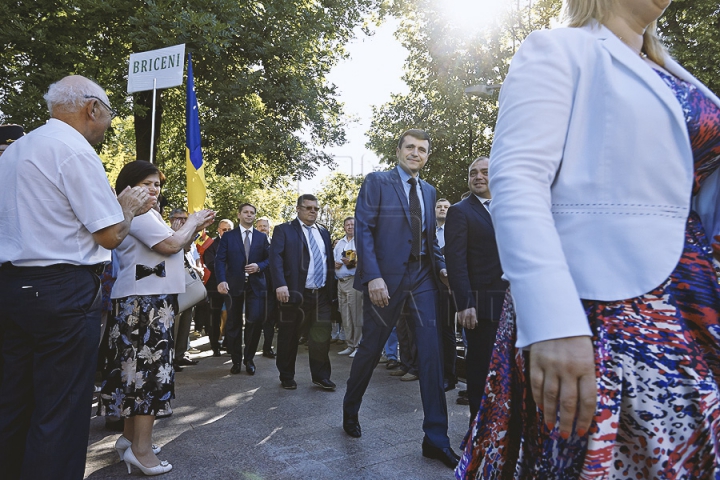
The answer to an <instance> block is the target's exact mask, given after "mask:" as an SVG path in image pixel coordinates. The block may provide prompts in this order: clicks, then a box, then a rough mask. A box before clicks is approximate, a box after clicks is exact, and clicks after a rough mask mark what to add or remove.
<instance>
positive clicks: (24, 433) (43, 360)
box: [0, 266, 101, 480]
mask: <svg viewBox="0 0 720 480" xmlns="http://www.w3.org/2000/svg"><path fill="white" fill-rule="evenodd" d="M0 305H2V308H0V329H1V330H2V331H3V343H2V345H1V346H0V353H1V354H2V357H3V360H4V369H3V372H2V379H0V477H2V478H4V479H8V480H10V479H17V478H22V479H28V480H29V479H32V480H44V479H53V480H55V479H81V478H83V476H84V472H85V456H86V452H87V442H88V435H89V429H90V409H91V404H92V392H93V379H94V374H95V367H96V364H97V351H98V343H99V341H100V305H101V296H100V279H99V277H98V276H97V275H96V274H94V273H93V272H92V271H91V270H90V269H88V268H82V267H74V266H51V267H27V268H0Z"/></svg>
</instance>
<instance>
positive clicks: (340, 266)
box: [334, 217, 363, 357]
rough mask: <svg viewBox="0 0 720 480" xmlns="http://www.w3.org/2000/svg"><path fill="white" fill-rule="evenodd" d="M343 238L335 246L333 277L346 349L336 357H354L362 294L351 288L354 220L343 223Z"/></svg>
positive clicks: (360, 327) (353, 270) (360, 334)
mask: <svg viewBox="0 0 720 480" xmlns="http://www.w3.org/2000/svg"><path fill="white" fill-rule="evenodd" d="M343 229H344V230H345V237H344V238H341V239H340V240H339V241H338V243H337V245H335V251H334V256H335V276H336V277H337V278H338V306H339V308H340V315H341V317H342V324H343V330H345V341H346V342H347V348H346V349H345V350H343V351H341V352H338V355H349V356H350V357H354V356H355V352H356V350H357V347H358V345H360V338H361V337H362V326H363V317H362V308H363V306H362V305H363V299H362V292H359V291H357V290H355V289H354V288H353V282H354V280H355V268H356V267H357V256H356V253H355V219H354V218H353V217H347V218H346V219H345V221H344V222H343Z"/></svg>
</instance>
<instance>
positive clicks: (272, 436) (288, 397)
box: [85, 337, 469, 480]
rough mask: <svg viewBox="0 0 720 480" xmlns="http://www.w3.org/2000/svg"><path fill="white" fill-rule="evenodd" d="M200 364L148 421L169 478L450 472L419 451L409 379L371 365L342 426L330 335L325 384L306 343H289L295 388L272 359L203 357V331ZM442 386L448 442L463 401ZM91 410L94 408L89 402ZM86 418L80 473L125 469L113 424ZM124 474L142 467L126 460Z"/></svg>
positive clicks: (342, 362) (460, 422) (337, 362)
mask: <svg viewBox="0 0 720 480" xmlns="http://www.w3.org/2000/svg"><path fill="white" fill-rule="evenodd" d="M192 344H193V345H194V346H197V347H198V348H200V349H201V350H204V351H202V353H200V354H198V355H194V356H193V358H196V359H199V360H200V364H199V365H197V366H193V367H185V368H184V369H183V371H182V372H179V373H177V374H176V386H175V394H176V397H177V398H176V399H175V400H174V401H173V411H174V414H173V415H172V416H171V417H169V418H166V419H162V420H157V421H156V422H155V432H154V437H153V440H154V442H155V443H157V444H159V445H161V446H162V449H163V450H162V453H161V454H160V455H159V457H160V458H161V459H162V460H168V461H169V462H170V463H172V464H173V470H172V471H171V472H170V473H167V474H165V475H163V476H162V477H161V478H163V480H175V479H190V478H198V479H243V480H245V479H247V480H265V479H268V480H270V479H273V480H282V479H303V480H305V479H310V480H316V479H332V480H341V479H342V480H345V479H403V480H405V479H443V478H446V479H451V478H453V475H452V471H451V470H450V469H449V468H447V467H445V466H444V465H443V464H442V463H440V462H439V461H437V460H428V459H426V458H424V457H422V455H421V450H420V444H421V442H422V438H423V431H422V428H421V426H422V419H423V414H422V405H421V403H420V388H419V384H418V382H417V381H415V382H401V381H400V380H399V379H398V377H391V376H389V375H388V370H386V369H385V366H384V365H379V366H378V368H377V369H376V370H375V374H374V376H373V378H372V381H371V382H370V387H369V388H368V391H367V393H366V395H365V398H364V400H363V405H362V408H361V409H360V424H361V425H362V428H363V436H362V438H359V439H354V438H351V437H349V436H348V435H346V434H345V432H344V431H343V429H342V410H341V405H342V399H343V396H344V394H345V386H346V381H347V378H348V375H349V372H350V365H351V363H352V359H351V358H348V357H347V356H339V355H337V352H338V351H340V350H341V349H342V348H344V346H343V347H341V346H340V345H331V351H330V360H331V362H332V369H333V373H332V378H331V379H332V380H333V381H334V382H335V383H336V384H337V386H338V388H337V390H336V391H334V392H327V391H323V390H320V389H319V388H318V387H315V386H313V385H312V382H311V380H310V371H309V367H308V353H307V348H305V347H303V346H301V347H300V349H299V353H298V361H297V374H296V377H295V380H296V381H297V383H298V388H297V390H284V389H282V388H281V387H280V382H279V380H278V373H277V369H276V368H275V361H274V360H272V359H268V358H263V357H261V356H256V357H255V365H256V366H257V373H256V374H255V375H254V376H250V375H248V374H247V373H245V372H244V371H243V372H242V373H241V374H239V375H230V367H231V363H230V356H229V355H227V354H224V355H223V356H222V357H212V356H211V352H210V351H209V350H207V349H208V345H207V337H203V338H201V339H199V340H195V341H193V342H192ZM461 386H463V385H462V384H461ZM457 391H458V390H453V391H451V392H449V393H448V394H447V399H448V414H449V424H450V429H449V432H448V433H449V436H450V442H451V444H452V445H453V448H454V449H455V451H456V452H458V453H459V449H458V446H459V444H460V441H461V440H462V438H463V436H464V435H465V432H466V430H467V424H468V420H469V411H468V407H467V406H460V405H457V404H456V403H455V399H456V398H457ZM93 414H94V411H93ZM104 425H105V421H104V419H103V418H93V419H92V421H91V425H90V442H89V446H88V459H87V467H86V471H85V476H86V478H89V479H106V478H125V479H127V478H130V477H128V474H127V470H126V468H125V464H124V463H121V462H120V461H119V459H118V456H117V454H116V453H115V450H114V448H113V445H114V443H115V440H117V437H118V435H119V434H118V433H116V432H111V431H108V430H106V429H105V426H104ZM133 476H134V477H138V476H143V475H142V473H141V472H140V471H139V470H137V469H135V468H134V469H133Z"/></svg>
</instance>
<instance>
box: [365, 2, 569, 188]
mask: <svg viewBox="0 0 720 480" xmlns="http://www.w3.org/2000/svg"><path fill="white" fill-rule="evenodd" d="M391 11H392V12H393V13H394V14H395V15H398V16H399V17H400V18H402V22H401V27H400V29H399V31H398V32H397V35H398V37H399V38H400V40H401V41H402V43H403V45H404V46H405V47H406V48H407V49H408V50H409V52H410V55H409V56H408V61H407V65H406V73H405V75H404V77H403V78H404V80H405V82H406V83H407V84H408V86H409V87H410V92H409V93H408V94H407V95H393V97H392V100H391V101H390V102H388V103H386V104H385V105H382V106H380V107H374V108H373V121H372V124H371V126H370V131H369V132H368V136H369V138H370V140H369V141H368V143H367V146H368V148H370V149H372V150H373V151H374V152H375V153H376V154H377V155H378V156H379V157H380V158H381V159H382V160H383V161H384V162H386V163H390V164H392V163H394V162H395V149H396V147H397V139H398V137H399V135H400V134H401V133H402V132H403V131H404V130H406V129H408V128H422V129H424V130H426V131H427V132H428V133H429V134H430V136H431V138H432V151H431V155H430V159H429V161H428V164H427V166H426V167H425V169H424V170H423V173H422V175H423V177H424V178H425V179H426V180H428V181H429V182H430V183H432V184H433V185H435V187H436V188H437V190H438V195H439V196H442V197H445V198H448V199H449V200H450V201H451V202H457V201H459V200H460V196H461V195H462V193H463V192H465V191H466V190H467V186H466V175H467V167H468V165H469V164H470V161H471V160H472V159H473V158H475V157H477V156H479V155H488V154H489V152H490V146H491V144H492V132H493V129H494V125H495V121H496V117H497V105H496V101H495V98H496V97H495V98H493V97H489V98H471V97H468V96H466V95H465V88H467V87H469V86H471V85H475V84H481V85H490V84H499V83H502V80H503V78H504V77H505V75H506V73H507V68H508V66H509V62H510V59H511V58H512V55H513V53H514V51H515V49H516V48H517V46H519V44H520V42H521V40H522V39H523V38H524V37H525V36H526V35H527V34H529V33H530V31H532V30H534V29H536V28H540V27H543V26H548V25H549V23H550V19H551V18H553V17H554V16H556V15H557V13H558V11H559V1H553V0H543V1H540V2H536V3H535V4H534V5H533V6H532V7H530V6H528V7H526V8H522V9H519V10H513V11H511V12H510V14H508V15H506V16H505V17H502V18H501V19H499V20H498V21H496V22H495V23H491V24H489V25H488V26H487V27H485V28H481V29H478V30H476V31H475V32H473V33H472V34H469V35H468V34H467V32H464V31H460V30H459V29H458V28H457V27H456V26H455V25H453V24H452V23H451V22H450V21H449V19H448V18H447V17H446V16H445V15H443V5H442V3H441V2H437V1H435V0H422V1H416V2H411V1H403V0H399V1H396V2H395V4H394V6H393V9H392V10H391Z"/></svg>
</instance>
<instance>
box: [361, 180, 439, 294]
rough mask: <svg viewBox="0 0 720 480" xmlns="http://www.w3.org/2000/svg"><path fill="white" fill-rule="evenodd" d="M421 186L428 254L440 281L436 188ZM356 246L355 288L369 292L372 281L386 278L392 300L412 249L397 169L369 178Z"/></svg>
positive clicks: (363, 186) (405, 203)
mask: <svg viewBox="0 0 720 480" xmlns="http://www.w3.org/2000/svg"><path fill="white" fill-rule="evenodd" d="M419 185H420V188H421V189H422V195H423V202H424V204H425V239H426V245H427V246H426V249H427V250H428V251H427V252H425V253H427V254H428V258H430V260H431V262H432V267H433V268H432V270H433V273H434V274H435V279H436V281H438V274H439V272H440V270H441V269H443V268H445V262H444V260H443V258H442V254H441V253H440V247H439V246H438V243H437V239H436V238H435V195H436V194H435V188H434V187H433V186H432V185H430V184H429V183H427V182H424V181H422V180H420V182H419ZM355 245H356V248H357V256H358V266H357V270H356V271H355V284H354V287H355V289H356V290H364V289H365V290H366V289H367V284H368V282H370V280H374V279H376V278H380V277H382V279H383V280H385V284H386V285H387V287H388V294H389V295H390V296H391V297H392V296H393V295H394V294H395V292H396V290H397V289H398V287H399V286H400V281H401V280H402V277H403V275H405V272H406V270H407V267H408V261H409V259H410V249H411V248H412V232H411V230H410V206H409V205H408V200H407V196H406V195H405V190H404V187H403V184H402V180H401V179H400V175H399V174H398V172H397V169H392V170H390V171H389V172H373V173H370V174H369V175H368V176H367V177H365V180H364V181H363V184H362V187H360V193H359V194H358V199H357V204H356V205H355Z"/></svg>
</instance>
